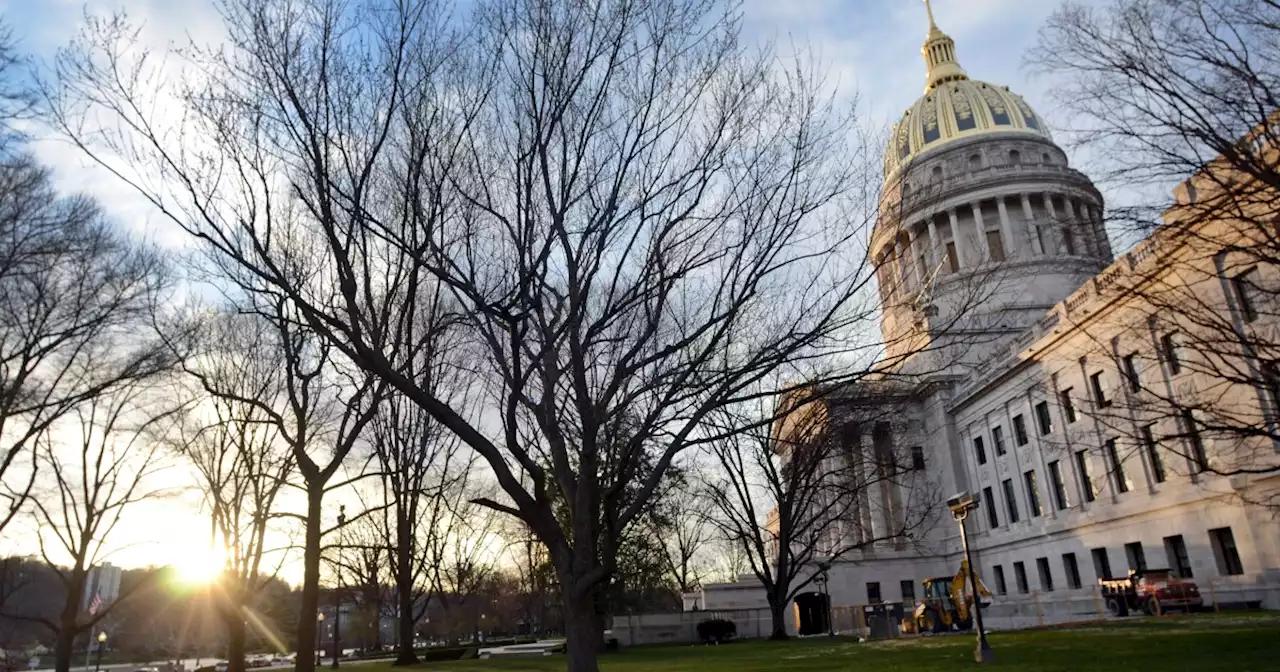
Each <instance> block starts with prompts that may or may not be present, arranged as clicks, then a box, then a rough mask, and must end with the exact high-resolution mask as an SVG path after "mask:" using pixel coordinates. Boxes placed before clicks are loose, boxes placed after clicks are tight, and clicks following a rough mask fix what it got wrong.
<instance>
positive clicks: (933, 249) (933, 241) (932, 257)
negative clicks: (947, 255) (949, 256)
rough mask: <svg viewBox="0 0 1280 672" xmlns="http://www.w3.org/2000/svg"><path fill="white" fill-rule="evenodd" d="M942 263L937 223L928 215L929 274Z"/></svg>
mask: <svg viewBox="0 0 1280 672" xmlns="http://www.w3.org/2000/svg"><path fill="white" fill-rule="evenodd" d="M940 263H942V241H941V240H940V239H939V238H938V222H937V221H935V219H934V216H933V215H929V272H930V273H932V272H933V271H934V270H936V269H937V268H938V264H940Z"/></svg>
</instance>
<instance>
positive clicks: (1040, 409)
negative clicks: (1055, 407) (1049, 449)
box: [1036, 401, 1053, 436]
mask: <svg viewBox="0 0 1280 672" xmlns="http://www.w3.org/2000/svg"><path fill="white" fill-rule="evenodd" d="M1036 424H1037V425H1039V426H1040V436H1045V435H1046V434H1052V433H1053V416H1052V415H1049V402H1047V401H1042V402H1040V403H1038V404H1036Z"/></svg>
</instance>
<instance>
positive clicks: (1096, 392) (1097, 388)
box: [1089, 371, 1111, 408]
mask: <svg viewBox="0 0 1280 672" xmlns="http://www.w3.org/2000/svg"><path fill="white" fill-rule="evenodd" d="M1089 384H1091V385H1092V386H1093V400H1094V401H1096V402H1098V408H1106V407H1108V406H1110V405H1111V400H1110V399H1108V398H1107V393H1106V390H1104V389H1102V372H1101V371H1099V372H1097V373H1095V374H1093V375H1092V376H1089Z"/></svg>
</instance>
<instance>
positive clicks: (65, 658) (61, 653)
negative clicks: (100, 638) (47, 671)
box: [53, 610, 92, 672]
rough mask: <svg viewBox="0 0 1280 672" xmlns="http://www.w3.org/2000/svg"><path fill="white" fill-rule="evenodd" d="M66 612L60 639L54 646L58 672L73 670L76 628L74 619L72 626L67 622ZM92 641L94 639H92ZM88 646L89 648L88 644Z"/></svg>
mask: <svg viewBox="0 0 1280 672" xmlns="http://www.w3.org/2000/svg"><path fill="white" fill-rule="evenodd" d="M65 614H66V612H65V610H64V612H63V618H62V619H60V621H61V627H59V628H58V637H57V639H56V640H55V642H54V645H53V668H54V670H56V671H57V672H68V671H69V670H70V669H71V656H72V655H73V653H74V649H75V645H76V627H75V621H74V618H73V620H72V622H71V623H70V624H68V623H67V620H66V615H65ZM90 641H92V638H90ZM86 646H88V645H87V644H86Z"/></svg>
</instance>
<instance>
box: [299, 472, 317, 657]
mask: <svg viewBox="0 0 1280 672" xmlns="http://www.w3.org/2000/svg"><path fill="white" fill-rule="evenodd" d="M323 498H324V485H323V484H311V483H308V484H307V531H306V539H305V542H304V546H303V552H302V594H301V595H300V596H299V598H298V634H297V639H296V641H295V642H294V649H295V650H296V651H297V652H298V658H297V661H296V662H295V663H294V672H315V669H316V658H315V656H316V651H315V650H316V613H317V611H316V609H317V607H318V606H319V603H320V522H321V521H320V503H321V500H322V499H323Z"/></svg>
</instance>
